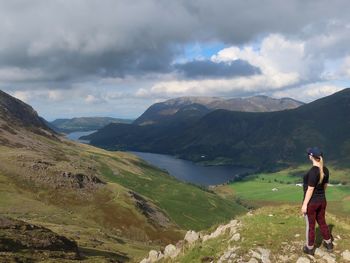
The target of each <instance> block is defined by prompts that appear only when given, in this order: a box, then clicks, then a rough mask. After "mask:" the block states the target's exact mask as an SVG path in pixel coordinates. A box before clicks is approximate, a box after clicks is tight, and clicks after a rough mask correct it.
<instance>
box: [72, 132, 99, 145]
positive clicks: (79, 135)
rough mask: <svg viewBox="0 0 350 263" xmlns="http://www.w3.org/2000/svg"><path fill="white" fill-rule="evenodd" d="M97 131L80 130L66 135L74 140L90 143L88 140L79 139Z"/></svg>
mask: <svg viewBox="0 0 350 263" xmlns="http://www.w3.org/2000/svg"><path fill="white" fill-rule="evenodd" d="M94 132H95V131H83V132H82V131H80V132H71V133H68V134H67V135H66V137H67V138H68V139H70V140H72V141H76V142H81V143H89V141H88V140H79V138H80V137H81V136H85V135H89V134H91V133H94Z"/></svg>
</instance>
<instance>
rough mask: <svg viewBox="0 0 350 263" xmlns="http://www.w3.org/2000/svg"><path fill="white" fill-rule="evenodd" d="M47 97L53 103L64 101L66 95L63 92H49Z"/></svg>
mask: <svg viewBox="0 0 350 263" xmlns="http://www.w3.org/2000/svg"><path fill="white" fill-rule="evenodd" d="M47 97H48V99H49V100H51V101H62V100H64V99H65V97H64V94H63V92H62V91H61V90H49V91H48V92H47Z"/></svg>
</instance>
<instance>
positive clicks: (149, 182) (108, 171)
mask: <svg viewBox="0 0 350 263" xmlns="http://www.w3.org/2000/svg"><path fill="white" fill-rule="evenodd" d="M97 158H98V160H101V159H102V158H104V161H106V156H105V155H104V156H101V155H98V156H97ZM112 159H115V157H114V158H113V157H112ZM109 160H110V161H108V162H107V164H106V163H101V171H102V174H103V175H104V176H105V177H106V178H107V179H108V180H110V181H111V182H116V183H118V184H121V185H123V186H125V187H127V188H129V189H132V190H134V191H136V192H138V193H140V194H142V195H144V196H146V197H148V198H150V199H151V200H153V201H154V202H155V203H156V204H157V205H158V206H159V207H160V208H162V209H163V210H164V211H166V212H167V213H168V215H169V216H170V217H171V218H172V219H173V220H174V221H175V222H176V223H177V224H178V225H179V226H180V227H181V228H184V229H188V228H191V229H195V230H200V229H204V228H208V227H210V226H211V225H213V224H214V223H219V222H222V221H224V220H227V219H229V218H230V217H234V216H235V215H237V214H239V213H242V212H244V208H243V207H241V206H239V205H237V204H236V203H235V202H232V201H228V200H224V199H222V198H220V197H219V196H218V195H216V194H213V193H211V192H206V191H204V190H202V189H200V188H198V187H196V186H193V185H190V184H184V183H181V182H179V181H178V180H176V179H175V178H173V177H172V176H170V175H167V174H166V173H164V172H163V171H161V170H158V169H154V167H152V166H150V165H148V164H147V163H145V162H141V160H135V161H136V162H138V166H139V167H142V170H143V172H142V173H141V174H135V173H132V172H122V173H119V174H118V175H117V176H115V175H114V174H115V173H114V172H113V170H114V169H117V167H115V164H113V162H111V158H109ZM208 212H210V213H208Z"/></svg>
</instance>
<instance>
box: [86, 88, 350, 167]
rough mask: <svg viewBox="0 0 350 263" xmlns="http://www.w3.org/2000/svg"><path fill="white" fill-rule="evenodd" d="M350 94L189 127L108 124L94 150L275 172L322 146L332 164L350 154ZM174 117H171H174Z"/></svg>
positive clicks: (223, 115)
mask: <svg viewBox="0 0 350 263" xmlns="http://www.w3.org/2000/svg"><path fill="white" fill-rule="evenodd" d="M349 111H350V89H344V90H342V91H340V92H338V93H335V94H333V95H331V96H328V97H325V98H322V99H319V100H317V101H314V102H312V103H309V104H305V105H302V106H300V107H298V108H295V109H291V110H284V111H276V112H238V111H228V110H214V111H209V112H208V113H206V114H203V116H201V117H198V118H197V119H192V120H191V121H187V122H185V123H186V125H183V124H181V125H177V124H176V122H172V125H173V126H172V127H170V125H163V124H162V123H164V121H162V122H161V123H159V124H153V125H135V124H132V125H118V124H110V125H108V126H106V127H104V128H103V129H101V130H100V131H98V132H96V133H94V134H92V135H90V136H88V138H89V139H90V143H91V144H92V145H96V146H100V147H105V148H109V149H127V150H134V151H149V152H157V153H166V154H173V155H177V156H179V157H180V158H184V159H188V160H192V161H197V162H205V163H211V164H235V165H245V166H254V167H265V168H267V167H274V166H276V164H283V163H286V162H287V163H288V162H294V161H300V160H302V159H304V158H305V149H306V148H307V147H309V146H312V145H318V146H319V147H322V148H323V149H324V150H325V152H326V153H327V158H329V159H331V160H340V159H342V160H344V159H347V158H348V154H349V152H350V146H349V145H350V135H349V132H348V131H349V130H350V121H349V117H348V114H347V112H349ZM176 115H177V113H175V114H174V115H173V116H176Z"/></svg>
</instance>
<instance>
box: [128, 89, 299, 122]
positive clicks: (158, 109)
mask: <svg viewBox="0 0 350 263" xmlns="http://www.w3.org/2000/svg"><path fill="white" fill-rule="evenodd" d="M192 104H196V105H202V106H204V107H206V108H207V109H208V111H213V110H217V109H226V110H231V111H246V112H265V111H268V112H269V111H280V110H286V109H293V108H296V107H299V106H301V105H303V104H304V103H302V102H300V101H297V100H294V99H291V98H281V99H276V98H271V97H268V96H262V95H260V96H254V97H248V98H231V99H225V98H220V97H204V96H187V97H179V98H174V99H169V100H166V101H164V102H159V103H155V104H153V105H151V106H150V107H149V108H148V109H147V110H146V111H145V112H144V113H143V114H142V115H141V116H140V117H139V118H137V119H136V120H135V121H134V124H137V125H149V124H155V123H159V122H161V121H162V120H163V119H164V118H166V117H167V116H170V115H174V114H175V113H176V112H177V111H179V110H180V109H182V108H184V107H188V106H189V105H192Z"/></svg>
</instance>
